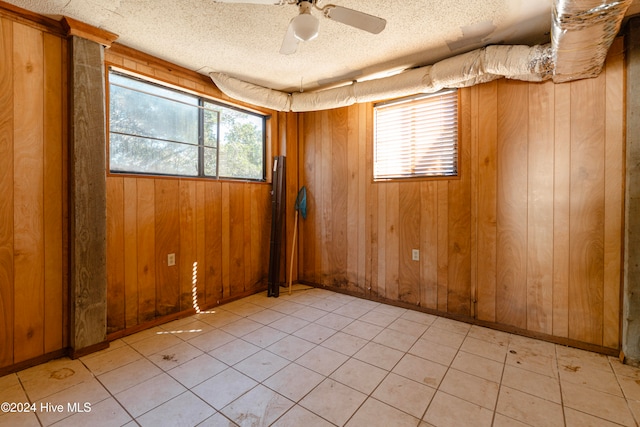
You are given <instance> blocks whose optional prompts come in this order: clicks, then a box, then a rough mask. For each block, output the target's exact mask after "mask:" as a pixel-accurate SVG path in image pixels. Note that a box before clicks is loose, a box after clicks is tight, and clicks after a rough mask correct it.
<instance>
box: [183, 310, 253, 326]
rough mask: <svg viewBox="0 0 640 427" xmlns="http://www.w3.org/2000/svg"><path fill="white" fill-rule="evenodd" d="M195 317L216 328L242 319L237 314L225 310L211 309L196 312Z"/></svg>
mask: <svg viewBox="0 0 640 427" xmlns="http://www.w3.org/2000/svg"><path fill="white" fill-rule="evenodd" d="M194 318H196V319H198V320H201V321H202V322H204V323H207V324H208V325H211V326H213V327H214V328H221V327H223V326H225V325H228V324H229V323H233V322H235V321H237V320H240V319H242V317H240V316H238V315H237V314H233V313H230V312H228V311H224V310H210V311H208V312H206V313H200V314H196V315H195V316H194Z"/></svg>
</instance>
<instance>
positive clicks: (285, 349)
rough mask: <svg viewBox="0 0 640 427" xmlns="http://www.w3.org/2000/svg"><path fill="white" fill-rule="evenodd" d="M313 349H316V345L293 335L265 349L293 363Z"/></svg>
mask: <svg viewBox="0 0 640 427" xmlns="http://www.w3.org/2000/svg"><path fill="white" fill-rule="evenodd" d="M314 347H316V345H315V344H313V343H310V342H309V341H307V340H303V339H302V338H298V337H295V336H293V335H287V336H286V337H284V338H283V339H281V340H280V341H278V342H276V343H274V344H272V345H270V346H269V347H267V350H268V351H270V352H272V353H275V354H277V355H278V356H280V357H284V358H285V359H287V360H292V361H293V360H296V359H297V358H299V357H300V356H302V355H303V354H305V353H306V352H308V351H309V350H311V349H313V348H314Z"/></svg>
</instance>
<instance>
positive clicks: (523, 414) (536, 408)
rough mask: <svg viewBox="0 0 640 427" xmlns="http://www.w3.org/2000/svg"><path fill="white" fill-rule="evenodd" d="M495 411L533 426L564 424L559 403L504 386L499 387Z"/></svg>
mask: <svg viewBox="0 0 640 427" xmlns="http://www.w3.org/2000/svg"><path fill="white" fill-rule="evenodd" d="M496 412H498V413H500V414H502V415H505V416H507V417H510V418H513V419H516V420H518V421H521V422H523V423H525V424H529V425H533V426H540V427H545V426H549V427H555V426H561V425H563V424H564V418H563V413H562V406H561V405H558V404H557V403H553V402H550V401H548V400H544V399H540V398H539V397H536V396H533V395H531V394H526V393H522V392H521V391H518V390H514V389H512V388H509V387H506V386H502V387H501V388H500V396H499V397H498V405H497V406H496Z"/></svg>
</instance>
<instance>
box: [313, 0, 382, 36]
mask: <svg viewBox="0 0 640 427" xmlns="http://www.w3.org/2000/svg"><path fill="white" fill-rule="evenodd" d="M324 15H325V16H326V17H327V18H329V19H333V20H334V21H338V22H342V23H343V24H347V25H351V26H352V27H356V28H359V29H361V30H364V31H368V32H370V33H372V34H378V33H379V32H380V31H382V30H384V27H385V26H386V25H387V21H386V20H385V19H382V18H378V17H377V16H373V15H369V14H368V13H364V12H359V11H357V10H353V9H349V8H346V7H342V6H333V5H331V6H326V11H325V14H324Z"/></svg>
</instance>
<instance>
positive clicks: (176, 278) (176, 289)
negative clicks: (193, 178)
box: [107, 179, 180, 316]
mask: <svg viewBox="0 0 640 427" xmlns="http://www.w3.org/2000/svg"><path fill="white" fill-rule="evenodd" d="M108 203H110V202H109V199H108V198H107V204H108ZM155 221H156V224H155V229H156V246H155V253H156V315H158V316H164V315H167V314H171V313H176V312H178V311H180V181H179V180H172V179H158V180H156V185H155ZM168 254H176V259H175V261H176V264H175V265H173V266H169V265H168V263H167V256H168Z"/></svg>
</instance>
